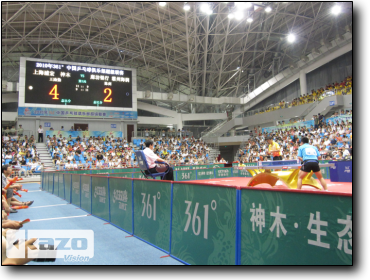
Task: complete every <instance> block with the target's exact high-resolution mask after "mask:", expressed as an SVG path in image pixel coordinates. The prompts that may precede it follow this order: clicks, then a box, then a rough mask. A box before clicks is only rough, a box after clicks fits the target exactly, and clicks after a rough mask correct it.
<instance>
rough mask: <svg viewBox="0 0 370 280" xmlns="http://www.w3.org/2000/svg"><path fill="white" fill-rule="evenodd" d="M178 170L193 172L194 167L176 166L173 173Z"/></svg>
mask: <svg viewBox="0 0 370 280" xmlns="http://www.w3.org/2000/svg"><path fill="white" fill-rule="evenodd" d="M177 170H192V167H191V166H190V165H188V166H174V167H173V171H177Z"/></svg>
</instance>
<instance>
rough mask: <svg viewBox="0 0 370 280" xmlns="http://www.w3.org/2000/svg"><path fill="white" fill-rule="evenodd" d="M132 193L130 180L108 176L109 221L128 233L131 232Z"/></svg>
mask: <svg viewBox="0 0 370 280" xmlns="http://www.w3.org/2000/svg"><path fill="white" fill-rule="evenodd" d="M132 195H133V181H132V180H130V179H122V178H109V201H110V222H111V223H112V224H113V225H115V226H117V227H119V228H121V229H123V230H124V231H127V232H128V233H130V234H133V223H132V222H133V221H132V215H133V212H132V210H133V209H132V206H133V204H132Z"/></svg>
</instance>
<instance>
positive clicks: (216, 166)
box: [209, 163, 225, 168]
mask: <svg viewBox="0 0 370 280" xmlns="http://www.w3.org/2000/svg"><path fill="white" fill-rule="evenodd" d="M224 166H225V165H224V164H223V163H218V164H211V165H210V166H209V167H210V168H221V167H224Z"/></svg>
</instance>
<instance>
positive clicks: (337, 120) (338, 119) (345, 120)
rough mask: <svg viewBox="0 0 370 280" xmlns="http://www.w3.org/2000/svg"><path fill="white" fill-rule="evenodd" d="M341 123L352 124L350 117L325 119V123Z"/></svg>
mask: <svg viewBox="0 0 370 280" xmlns="http://www.w3.org/2000/svg"><path fill="white" fill-rule="evenodd" d="M342 121H344V122H347V121H349V122H352V115H342V116H338V117H335V118H327V119H326V123H331V124H333V123H337V122H339V123H341V122H342Z"/></svg>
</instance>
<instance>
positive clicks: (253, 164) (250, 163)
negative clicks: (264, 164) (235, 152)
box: [243, 162, 257, 166]
mask: <svg viewBox="0 0 370 280" xmlns="http://www.w3.org/2000/svg"><path fill="white" fill-rule="evenodd" d="M243 164H244V165H245V166H257V162H244V163H243Z"/></svg>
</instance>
